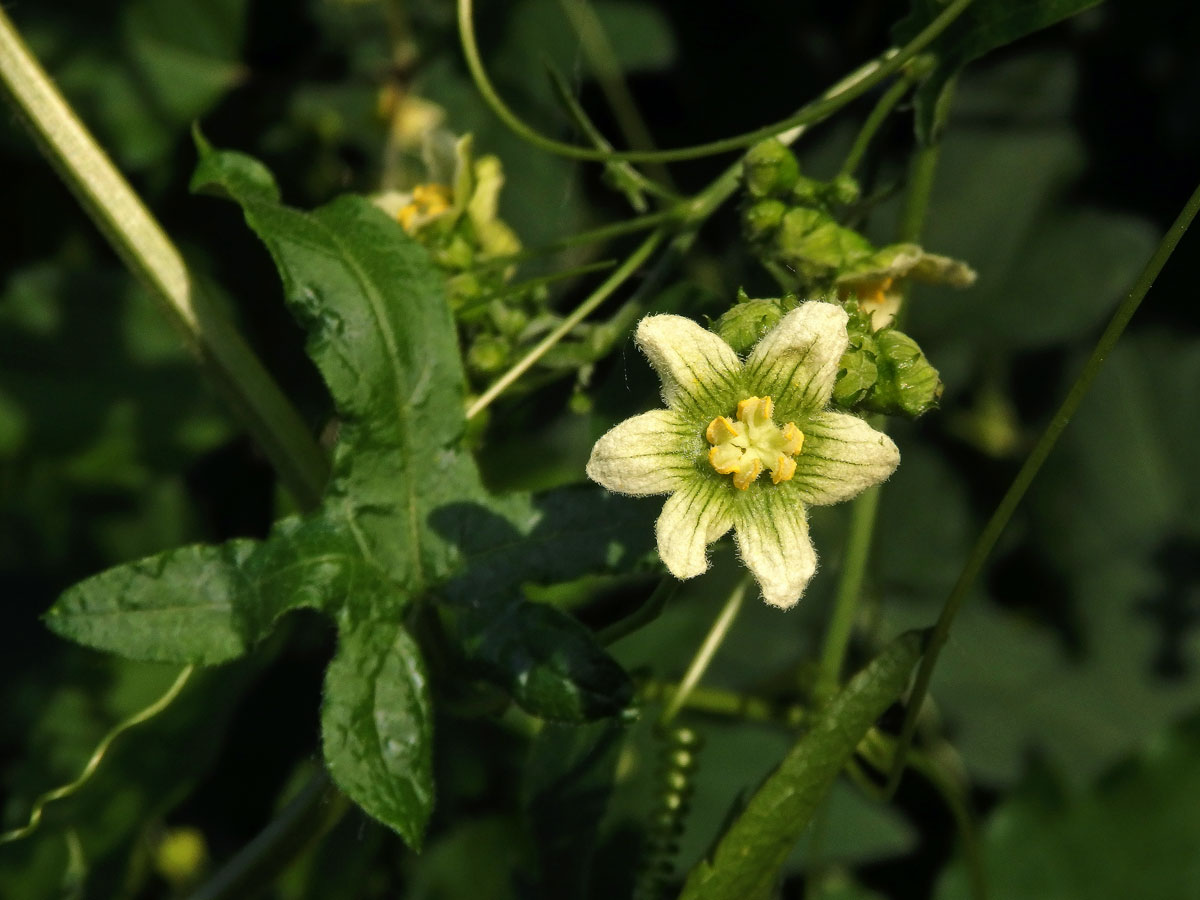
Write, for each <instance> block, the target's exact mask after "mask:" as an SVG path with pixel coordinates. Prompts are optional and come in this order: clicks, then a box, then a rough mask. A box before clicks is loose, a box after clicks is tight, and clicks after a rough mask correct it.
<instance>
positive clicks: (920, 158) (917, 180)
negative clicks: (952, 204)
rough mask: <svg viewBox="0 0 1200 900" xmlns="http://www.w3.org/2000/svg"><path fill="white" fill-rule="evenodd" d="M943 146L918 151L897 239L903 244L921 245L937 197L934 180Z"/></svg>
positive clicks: (911, 166) (926, 146) (931, 145)
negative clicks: (916, 243) (927, 216)
mask: <svg viewBox="0 0 1200 900" xmlns="http://www.w3.org/2000/svg"><path fill="white" fill-rule="evenodd" d="M941 152H942V142H941V141H933V142H931V143H928V144H924V145H923V146H920V147H918V148H917V150H916V152H915V153H914V154H913V158H912V162H911V163H910V164H909V167H908V190H907V191H905V194H904V209H903V210H902V211H901V213H900V227H899V229H897V234H896V239H897V240H899V241H900V242H902V243H914V242H917V241H920V239H921V231H922V230H923V229H924V227H925V215H926V213H928V212H929V198H930V196H931V195H932V194H933V178H934V175H935V174H936V172H937V164H938V158H939V157H940V156H941Z"/></svg>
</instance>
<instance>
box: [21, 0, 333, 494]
mask: <svg viewBox="0 0 1200 900" xmlns="http://www.w3.org/2000/svg"><path fill="white" fill-rule="evenodd" d="M0 82H3V86H4V89H5V91H6V93H7V94H8V97H9V99H10V100H11V101H12V103H13V105H14V106H15V107H16V110H17V112H18V114H19V115H20V116H21V117H22V118H23V119H24V120H25V122H26V124H27V125H28V126H29V129H30V131H31V132H32V134H33V136H34V138H35V140H36V141H37V143H38V146H39V148H40V149H41V151H42V153H43V154H44V155H45V156H46V158H47V159H48V160H49V161H50V163H51V164H52V165H53V166H54V167H55V168H56V169H57V170H58V173H59V176H60V177H61V178H62V179H63V181H64V182H66V184H67V186H68V187H69V188H70V189H71V190H72V191H73V192H74V194H75V196H76V197H77V198H78V200H79V201H80V203H82V205H83V207H84V209H85V210H86V211H87V213H88V215H89V216H90V217H91V219H92V221H93V222H94V223H95V224H96V226H97V227H98V228H99V229H100V231H101V232H102V233H103V234H104V236H105V237H106V238H107V239H108V241H109V243H110V244H111V245H112V247H113V249H115V250H116V251H117V254H118V255H119V256H120V257H121V259H122V260H123V261H124V263H125V264H126V265H127V266H128V267H129V269H130V270H131V271H132V272H133V273H134V274H135V275H136V276H137V277H138V278H139V279H140V280H141V281H142V282H143V283H144V284H145V285H146V287H147V288H148V289H149V290H150V293H151V295H152V296H153V297H154V299H155V300H157V301H158V303H159V306H160V308H161V309H162V311H163V312H164V313H165V314H166V316H167V318H168V320H169V321H170V322H171V324H172V325H173V326H174V327H175V328H176V329H177V330H178V331H179V333H180V334H181V335H182V336H183V339H184V341H185V343H186V344H187V346H188V348H189V349H190V350H191V351H192V353H193V354H194V355H195V356H196V357H197V359H198V360H199V361H200V364H201V365H202V366H203V367H204V369H205V371H206V372H207V373H208V375H209V376H210V377H211V378H212V379H213V381H214V382H215V383H216V385H217V387H218V388H219V389H220V391H221V392H222V394H223V395H224V396H225V399H226V400H227V402H228V403H229V405H230V406H231V407H232V408H233V410H234V412H235V413H236V414H237V415H238V417H239V418H240V419H241V420H242V423H243V424H244V425H245V426H246V428H247V430H248V431H249V432H250V433H251V434H252V435H253V436H254V438H255V439H256V440H257V441H258V443H259V444H260V445H261V446H262V448H263V452H264V453H266V455H267V457H268V458H269V459H270V460H271V462H272V463H273V464H274V466H275V469H276V471H277V472H278V473H279V477H280V479H281V480H282V482H283V483H284V485H286V486H287V488H288V490H290V491H291V492H292V494H293V495H294V496H295V497H296V499H297V501H298V502H299V503H300V504H301V505H302V506H304V507H306V508H311V507H313V506H315V505H316V504H317V503H318V502H319V500H320V497H321V493H322V491H323V490H324V487H325V479H326V476H327V473H328V463H327V461H326V459H325V455H324V454H323V453H322V452H321V450H320V448H319V447H318V446H317V444H316V442H315V441H314V440H313V438H312V436H311V435H310V434H309V432H308V428H307V427H306V426H305V424H304V422H303V420H302V419H301V418H300V416H299V414H298V413H297V412H296V411H295V409H294V408H293V407H292V406H291V404H290V403H289V402H288V400H287V398H286V397H285V396H284V395H283V392H282V391H280V389H279V387H278V385H276V383H275V381H274V380H273V379H272V378H271V376H270V374H269V373H268V372H267V370H266V369H265V368H263V366H262V363H260V362H259V360H258V358H257V357H256V356H255V355H254V352H253V351H252V350H251V349H250V347H249V346H248V345H247V344H246V343H245V341H244V340H243V339H242V337H241V335H240V334H238V332H237V330H236V329H235V328H234V326H233V324H232V323H231V322H230V321H229V320H228V319H227V318H226V317H225V315H224V314H223V313H222V312H221V311H220V310H219V309H218V308H217V306H216V305H215V304H214V303H213V302H212V301H211V300H210V299H209V298H208V297H207V296H206V295H205V294H204V293H203V292H202V290H201V289H200V286H199V284H198V283H197V282H196V281H195V279H193V278H192V276H191V273H190V272H189V271H188V269H187V266H186V264H185V263H184V261H183V257H182V256H181V255H180V253H179V250H178V249H177V248H176V247H175V245H174V244H172V243H171V241H170V239H169V238H168V237H167V235H166V234H165V233H164V232H163V230H162V227H161V226H160V225H159V224H158V222H157V221H156V220H155V219H154V217H153V216H152V215H151V214H150V212H149V210H147V209H146V207H145V205H143V203H142V201H141V199H140V198H139V197H138V196H137V194H136V193H135V192H134V191H133V188H131V187H130V186H129V183H128V182H127V181H126V180H125V179H124V178H123V177H122V175H121V173H120V172H119V171H117V168H116V166H114V165H113V163H112V161H111V160H110V159H109V158H108V156H107V155H105V153H104V151H103V150H102V149H101V148H100V146H99V145H98V144H97V143H96V141H95V139H94V138H93V137H92V136H91V134H89V133H88V131H87V129H86V128H85V127H84V125H83V123H82V122H81V121H80V120H79V118H78V117H77V116H76V115H75V112H74V110H72V109H71V107H70V106H69V105H68V104H67V102H66V100H65V99H64V98H63V96H62V94H60V93H59V91H58V89H57V88H56V87H55V85H54V83H53V82H52V81H51V79H50V77H49V76H48V75H47V74H46V72H45V71H44V70H43V69H42V67H41V66H40V65H39V64H38V62H37V60H36V59H35V58H34V56H33V55H32V54H31V53H30V52H29V49H28V48H27V47H26V46H25V44H24V42H23V41H22V40H21V37H20V35H19V34H18V33H17V31H16V28H15V27H14V26H13V23H12V22H11V21H10V20H9V18H8V17H7V16H6V15H5V13H4V11H3V9H0Z"/></svg>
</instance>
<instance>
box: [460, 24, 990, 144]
mask: <svg viewBox="0 0 1200 900" xmlns="http://www.w3.org/2000/svg"><path fill="white" fill-rule="evenodd" d="M971 2H972V0H955V2H954V3H952V4H951V5H950V6H948V7H946V9H945V10H944V11H943V12H942V13H941V15H939V16H938V17H937V18H936V19H934V20H933V21H932V22H930V23H929V24H928V25H927V26H925V28H924V29H922V31H921V33H920V34H918V35H917V36H916V37H915V38H913V39H912V40H911V41H909V42H908V44H906V45H905V46H904V47H903V48H902V49H901V50H900V51H899V52H892V51H889V53H888V54H885V55H884V57H881V59H880V61H878V62H877V63H876V66H875V67H874V69H873V70H872V71H871V73H870V74H869V75H867V76H866V77H864V78H862V79H861V80H859V81H857V82H856V83H855V84H853V85H852V86H851V87H849V88H847V89H846V90H843V91H840V92H838V93H837V94H836V95H834V96H828V95H827V96H825V97H822V98H821V99H818V100H815V101H813V102H811V103H809V104H807V105H806V106H804V107H802V108H801V109H800V110H799V111H798V112H796V113H795V114H794V115H791V116H789V117H788V118H786V119H783V120H781V121H779V122H776V123H774V124H773V125H767V126H765V127H763V128H758V129H756V130H754V131H749V132H746V133H745V134H740V135H737V136H735V137H731V138H725V139H723V140H719V141H711V142H709V143H707V144H698V145H696V146H693V147H680V148H676V149H673V150H626V151H620V152H615V153H609V152H604V151H600V150H595V149H593V148H591V147H581V146H579V145H577V144H568V143H565V142H563V141H557V140H554V139H553V138H549V137H546V136H545V135H543V134H541V133H539V132H538V131H536V130H534V129H533V128H531V127H530V126H529V125H526V124H525V122H524V121H522V120H521V118H520V117H519V116H518V115H517V114H516V113H515V112H513V111H512V109H511V108H510V107H509V106H508V104H506V103H505V102H504V100H503V99H502V98H501V97H500V94H499V93H498V92H497V90H496V86H495V85H494V84H492V81H491V79H490V78H488V74H487V70H486V69H484V67H483V60H482V58H481V57H480V55H479V45H478V42H477V40H476V37H475V25H474V21H473V19H474V3H473V0H458V34H459V39H460V42H461V44H462V50H463V55H464V56H465V57H466V61H467V68H468V69H469V70H470V72H471V78H472V80H474V82H475V87H476V89H477V90H478V91H479V93H480V95H481V96H482V97H483V99H484V102H486V103H487V105H488V106H489V107H491V109H492V112H494V113H495V114H496V115H497V116H498V117H499V118H500V120H501V121H503V122H504V124H505V125H507V126H508V127H509V129H511V130H512V131H513V132H514V133H515V134H516V135H517V136H518V137H520V138H522V139H523V140H525V141H527V142H528V143H530V144H532V145H534V146H535V147H538V148H540V149H542V150H545V151H546V152H547V153H555V154H558V155H559V156H565V157H568V158H569V159H580V160H589V161H592V162H612V161H618V160H623V161H626V162H678V161H681V160H687V159H700V158H702V157H705V156H715V155H717V154H719V153H726V152H729V151H731V150H740V149H742V148H743V147H749V146H750V145H752V144H757V143H758V142H759V141H762V140H765V139H767V138H769V137H774V136H775V135H777V134H779V133H780V132H782V131H786V130H787V129H789V128H794V127H796V126H797V125H811V124H813V123H814V122H819V121H821V120H822V119H825V118H827V117H829V116H831V115H832V114H833V113H835V112H837V111H838V110H839V109H841V108H842V107H843V106H845V105H846V104H847V103H850V102H851V101H852V100H855V99H857V98H858V97H860V96H862V95H863V94H865V93H866V92H867V91H869V90H871V89H872V88H873V87H875V85H877V84H879V83H880V82H882V81H884V80H886V79H887V78H889V77H890V76H891V75H892V74H894V73H895V72H898V71H899V70H900V69H901V68H902V67H903V66H904V64H905V63H907V62H908V61H909V60H910V59H912V58H913V57H914V56H916V55H917V54H918V53H920V52H921V51H922V50H924V49H925V48H926V47H927V46H929V44H930V43H931V42H932V41H933V40H934V39H935V38H936V37H937V36H938V35H939V34H941V33H942V32H943V31H944V30H945V29H946V28H947V27H949V25H950V23H951V22H953V21H954V20H955V19H957V18H958V17H959V16H960V15H962V13H963V12H964V11H965V10H966V8H967V7H968V6H969V5H970V4H971Z"/></svg>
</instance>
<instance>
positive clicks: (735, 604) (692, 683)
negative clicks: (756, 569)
mask: <svg viewBox="0 0 1200 900" xmlns="http://www.w3.org/2000/svg"><path fill="white" fill-rule="evenodd" d="M749 586H750V579H748V578H743V579H742V580H741V581H739V582H738V585H737V587H735V588H734V589H733V592H732V593H730V595H729V599H727V600H726V601H725V605H724V606H723V607H721V611H720V612H719V613H718V614H717V618H716V619H714V620H713V623H712V627H711V628H710V629H709V630H708V634H707V635H705V636H704V640H703V641H702V642H701V644H700V647H699V649H697V650H696V655H695V656H693V657H692V662H691V664H690V665H689V666H688V669H687V672H685V673H684V675H683V679H682V680H681V681H680V682H679V687H678V688H677V689H676V690H675V693H674V694H673V695H672V696H671V699H670V700H669V701H668V702H667V705H666V706H665V707H664V708H663V711H662V715H661V716H660V717H659V719H658V727H659V728H666V727H667V726H668V725H670V724H671V721H672V720H673V719H674V718H675V716H677V715H678V714H679V711H680V710H681V709H683V707H684V705H685V704H686V703H687V702H688V698H689V697H690V696H691V694H692V691H693V690H695V688H696V685H697V684H699V683H700V679H701V678H703V677H704V673H705V671H707V669H708V664H709V663H711V662H712V658H713V655H714V654H715V653H716V652H717V648H718V647H720V646H721V644H722V642H723V641H724V640H725V638H726V636H727V635H728V634H729V629H730V628H732V627H733V623H734V620H735V619H736V618H737V614H738V612H739V611H740V610H741V608H742V601H743V600H744V599H745V598H746V589H747V588H748V587H749Z"/></svg>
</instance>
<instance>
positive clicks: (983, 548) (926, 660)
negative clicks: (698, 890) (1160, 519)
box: [888, 186, 1200, 791]
mask: <svg viewBox="0 0 1200 900" xmlns="http://www.w3.org/2000/svg"><path fill="white" fill-rule="evenodd" d="M1197 210H1200V186H1197V188H1196V190H1195V191H1194V192H1193V193H1192V196H1191V197H1189V198H1188V201H1187V203H1185V204H1184V207H1183V209H1182V210H1181V211H1180V213H1179V216H1178V218H1176V219H1175V221H1174V223H1173V224H1172V225H1171V227H1170V228H1169V229H1167V233H1166V234H1164V235H1163V238H1162V240H1161V241H1160V242H1159V245H1158V248H1157V249H1156V250H1155V251H1154V254H1153V255H1152V256H1151V257H1150V259H1149V261H1148V262H1147V263H1146V267H1145V268H1144V269H1143V270H1142V273H1141V275H1139V276H1138V279H1137V281H1136V282H1135V283H1134V285H1133V288H1132V289H1131V290H1130V291H1129V293H1128V294H1127V295H1126V296H1125V298H1124V299H1123V300H1122V301H1121V303H1120V304H1119V305H1118V306H1117V309H1116V311H1115V312H1114V313H1113V316H1112V318H1111V319H1110V320H1109V323H1108V326H1107V327H1106V328H1105V329H1104V332H1103V334H1101V335H1100V339H1099V340H1097V341H1096V345H1095V347H1093V348H1092V353H1091V356H1089V357H1088V360H1087V362H1086V363H1084V366H1083V369H1082V370H1081V371H1080V373H1079V376H1078V377H1077V378H1076V379H1075V382H1074V383H1073V384H1072V385H1071V388H1070V390H1069V391H1067V396H1066V397H1065V398H1064V399H1063V402H1062V405H1061V406H1059V408H1058V411H1057V412H1056V413H1055V414H1054V417H1053V418H1052V419H1051V420H1050V422H1049V424H1047V425H1046V428H1045V430H1044V431H1042V434H1041V436H1040V437H1039V438H1038V441H1037V444H1036V445H1035V446H1034V448H1033V450H1031V451H1030V453H1029V456H1028V458H1026V460H1025V463H1024V465H1022V466H1021V470H1020V471H1019V472H1017V475H1016V477H1015V478H1014V479H1013V481H1012V484H1011V485H1009V488H1008V491H1007V492H1006V493H1005V494H1004V497H1003V499H1001V501H1000V504H999V505H998V506H997V507H996V511H995V512H993V513H992V517H991V518H990V519H989V520H988V523H987V525H985V526H984V529H983V531H982V532H981V533H980V535H979V538H978V539H977V540H976V541H975V545H974V546H973V547H972V548H971V552H970V554H969V555H968V556H967V560H966V562H965V563H964V564H963V568H962V571H961V572H960V573H959V576H958V580H957V581H956V582H955V584H954V587H953V588H952V589H951V590H950V595H949V596H948V597H947V598H946V603H945V605H944V606H943V607H942V612H941V615H939V616H938V620H937V623H936V624H935V625H934V627H933V633H932V635H931V637H930V639H929V643H928V645H927V647H926V649H925V653H924V655H923V656H922V658H921V666H920V668H919V669H918V670H917V678H916V682H915V683H914V684H913V689H912V693H911V694H910V695H909V700H908V709H907V712H906V713H905V717H904V726H903V728H902V729H901V732H900V739H899V743H898V745H897V752H896V756H895V761H894V763H893V766H892V771H891V775H890V777H889V779H888V790H889V791H894V790H895V789H896V786H897V785H898V784H899V782H900V776H901V775H902V774H903V772H904V764H905V756H906V754H907V751H908V748H909V746H910V745H911V744H912V739H913V734H914V732H915V730H916V727H917V717H918V715H919V713H920V710H921V705H922V703H923V702H924V700H925V694H926V692H927V691H928V690H929V682H930V680H931V679H932V678H933V669H934V667H935V666H936V665H937V660H938V655H939V654H940V653H941V650H942V647H944V646H945V644H946V640H947V638H948V637H949V636H950V628H951V627H952V626H953V624H954V619H955V617H956V616H957V615H958V612H959V610H960V609H961V608H962V605H963V602H964V601H965V600H966V599H967V595H968V593H969V592H970V590H971V587H972V585H974V584H975V579H976V578H978V577H979V573H980V572H981V571H982V570H983V565H984V563H985V562H987V559H988V557H989V556H991V553H992V550H993V549H994V548H995V546H996V542H997V541H998V540H999V539H1000V535H1001V534H1002V533H1003V532H1004V529H1005V526H1007V525H1008V522H1009V520H1010V519H1011V518H1012V516H1013V513H1014V512H1015V511H1016V509H1017V506H1018V505H1019V504H1020V502H1021V500H1022V499H1023V498H1024V497H1025V494H1026V492H1027V491H1028V490H1029V487H1030V485H1032V484H1033V481H1034V479H1035V478H1037V476H1038V473H1039V472H1040V471H1041V468H1042V465H1043V464H1044V463H1045V462H1046V459H1047V458H1048V457H1049V456H1050V452H1051V451H1052V450H1053V449H1054V446H1055V444H1057V443H1058V439H1059V437H1061V436H1062V433H1063V431H1064V430H1065V429H1066V427H1067V425H1068V423H1070V421H1071V417H1072V416H1074V415H1075V412H1076V410H1078V409H1079V404H1080V403H1082V402H1083V398H1084V397H1085V396H1086V395H1087V392H1088V390H1089V389H1090V388H1091V386H1092V382H1093V381H1095V380H1096V376H1097V375H1098V374H1099V373H1100V370H1101V368H1103V366H1104V361H1105V359H1107V357H1108V355H1109V353H1111V352H1112V350H1113V348H1114V347H1116V345H1117V341H1118V340H1120V338H1121V335H1122V334H1123V333H1124V332H1125V327H1126V326H1127V325H1128V324H1129V320H1130V319H1132V318H1133V314H1134V313H1135V312H1137V309H1138V307H1139V306H1141V303H1142V300H1143V299H1145V297H1146V294H1147V293H1149V291H1150V288H1151V286H1152V285H1153V284H1154V280H1155V279H1156V278H1157V277H1158V273H1159V272H1160V271H1162V267H1163V266H1164V265H1166V262H1167V260H1168V259H1170V257H1171V254H1172V252H1174V250H1175V247H1176V246H1177V245H1178V244H1179V241H1180V239H1181V238H1182V237H1183V235H1184V233H1185V232H1186V231H1187V229H1188V226H1189V225H1191V223H1192V220H1193V219H1194V218H1195V217H1196V212H1197Z"/></svg>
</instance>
